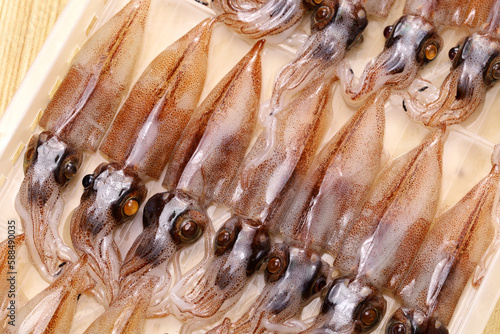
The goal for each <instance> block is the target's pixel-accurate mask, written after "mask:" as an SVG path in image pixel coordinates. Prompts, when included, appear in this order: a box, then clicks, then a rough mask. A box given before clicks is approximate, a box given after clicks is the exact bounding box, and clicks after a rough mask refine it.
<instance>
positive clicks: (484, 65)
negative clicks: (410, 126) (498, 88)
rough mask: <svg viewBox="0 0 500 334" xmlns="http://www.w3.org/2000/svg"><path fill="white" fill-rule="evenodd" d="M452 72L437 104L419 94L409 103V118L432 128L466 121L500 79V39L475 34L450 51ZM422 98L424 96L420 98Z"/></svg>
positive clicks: (408, 101) (440, 92)
mask: <svg viewBox="0 0 500 334" xmlns="http://www.w3.org/2000/svg"><path fill="white" fill-rule="evenodd" d="M449 56H450V59H452V66H451V72H450V74H449V75H448V76H447V77H446V79H445V80H444V82H443V84H442V85H441V88H440V90H439V96H438V97H437V99H435V100H434V101H425V98H424V96H425V93H420V92H417V93H415V94H414V95H412V96H411V97H410V98H409V99H408V100H407V101H406V109H407V110H408V114H409V116H410V117H411V118H412V119H414V120H416V121H420V122H423V123H424V124H425V125H428V126H436V125H439V124H443V125H451V124H457V123H461V122H463V121H464V120H465V119H467V118H468V117H469V116H470V115H471V114H472V113H473V112H474V111H475V110H476V109H477V108H478V107H479V105H480V104H481V103H482V102H483V100H484V97H485V95H486V92H487V90H488V89H489V88H491V87H492V86H493V85H494V84H496V82H497V81H498V79H500V40H499V39H498V37H497V36H494V35H492V34H490V33H482V32H479V33H474V34H472V35H471V36H469V37H466V38H465V39H464V40H462V41H461V42H459V44H458V45H457V46H456V47H454V48H452V49H451V50H450V52H449ZM419 95H420V96H419Z"/></svg>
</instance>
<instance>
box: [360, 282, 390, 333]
mask: <svg viewBox="0 0 500 334" xmlns="http://www.w3.org/2000/svg"><path fill="white" fill-rule="evenodd" d="M372 288H373V287H372ZM373 289H374V290H372V293H375V295H373V296H372V297H369V298H368V299H366V300H365V301H363V302H362V303H361V304H359V306H358V307H359V308H358V309H357V310H356V315H355V319H356V326H357V327H358V328H359V332H361V333H367V332H370V331H372V330H373V329H374V328H375V326H377V325H378V323H379V321H380V319H381V318H382V317H383V316H384V313H385V309H386V304H387V303H386V301H385V299H384V297H382V296H381V295H380V294H379V293H378V292H376V288H373Z"/></svg>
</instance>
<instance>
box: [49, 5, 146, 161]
mask: <svg viewBox="0 0 500 334" xmlns="http://www.w3.org/2000/svg"><path fill="white" fill-rule="evenodd" d="M149 2H150V1H149V0H132V1H131V2H129V4H128V5H127V6H125V7H124V8H123V9H122V10H121V11H120V12H119V13H118V14H117V15H115V16H114V17H113V18H112V19H111V20H110V21H109V22H107V23H106V24H105V25H104V26H103V27H102V28H101V29H99V30H98V31H97V32H96V33H95V34H94V35H93V36H92V37H91V38H90V39H89V40H88V41H87V42H86V43H85V44H84V46H83V47H82V49H81V50H80V52H79V53H78V54H77V55H76V56H75V58H74V59H73V61H72V63H71V66H70V69H69V71H68V74H67V75H66V77H65V78H64V80H63V81H62V83H61V85H60V86H59V89H58V90H57V92H56V94H55V95H54V97H53V98H52V100H51V101H50V103H49V105H48V106H47V109H46V110H45V112H44V114H43V116H42V118H41V120H40V126H41V127H43V128H44V129H46V130H48V131H50V132H52V133H54V134H57V135H58V136H59V137H60V138H61V139H64V140H65V141H67V142H69V143H70V144H72V145H74V147H75V148H78V149H82V150H89V151H95V150H96V149H97V147H98V145H99V143H100V141H101V140H102V138H103V136H104V133H105V132H106V129H107V128H108V126H109V124H110V123H111V121H112V119H113V116H114V115H115V112H116V110H117V108H118V105H119V104H120V102H121V100H122V98H123V96H124V95H125V94H126V92H127V89H128V87H129V85H130V82H131V80H132V75H133V72H134V67H135V64H136V62H137V59H138V57H139V53H140V49H141V46H142V37H143V34H144V26H145V22H146V17H147V14H148V9H149Z"/></svg>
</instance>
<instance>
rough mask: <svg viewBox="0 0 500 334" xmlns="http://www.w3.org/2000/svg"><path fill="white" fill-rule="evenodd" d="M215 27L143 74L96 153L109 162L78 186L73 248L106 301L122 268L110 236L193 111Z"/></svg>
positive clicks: (141, 196) (198, 31) (187, 38)
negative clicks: (98, 278) (89, 264)
mask: <svg viewBox="0 0 500 334" xmlns="http://www.w3.org/2000/svg"><path fill="white" fill-rule="evenodd" d="M213 23H214V20H213V19H209V20H206V21H204V22H202V23H200V24H199V25H198V26H196V27H195V28H193V29H192V30H191V31H190V32H188V33H187V34H186V35H184V36H183V37H182V38H181V39H179V40H178V41H177V42H175V43H174V44H172V45H171V46H170V47H168V48H167V49H166V50H165V51H163V52H162V53H160V54H159V55H158V56H157V57H156V58H155V59H154V60H153V62H152V63H151V64H150V65H149V66H148V67H147V68H146V70H145V71H144V73H143V74H142V75H141V77H140V78H139V80H138V81H137V83H136V84H135V85H134V87H133V89H132V91H131V92H130V95H129V97H128V98H127V101H126V102H125V104H124V106H123V107H122V108H121V110H120V111H119V113H118V115H117V117H116V119H115V121H114V122H113V125H112V127H111V130H110V132H109V134H108V136H107V137H106V140H105V141H104V144H103V146H102V147H101V151H102V152H103V153H104V154H106V155H108V156H109V157H110V159H111V160H112V161H115V162H113V163H111V164H102V165H100V166H98V167H97V168H96V170H95V172H94V174H89V175H87V176H86V177H85V178H84V179H83V181H82V183H83V186H84V188H85V191H84V193H83V195H82V198H81V201H80V205H79V206H78V208H77V209H76V210H75V212H74V214H73V217H72V220H71V235H72V241H73V245H74V247H75V249H76V250H77V252H78V254H89V255H90V256H91V259H92V260H93V261H95V262H94V264H95V270H96V272H97V273H98V274H101V275H102V276H103V281H104V282H107V283H108V284H110V286H111V291H109V292H108V296H107V297H108V298H111V299H112V298H113V296H114V295H116V292H117V289H118V279H119V277H118V275H119V268H120V264H121V256H120V254H119V251H118V247H117V245H116V243H115V241H114V240H113V236H112V232H113V230H114V228H115V227H116V226H118V225H119V224H122V223H124V222H125V221H127V220H129V219H130V218H132V217H133V216H134V215H135V214H136V212H137V211H138V210H139V207H140V205H141V204H142V203H143V201H144V200H145V198H146V194H147V190H146V187H145V185H144V179H145V178H146V177H152V178H158V177H159V175H160V173H161V172H162V170H163V168H164V167H165V165H166V163H167V159H168V155H169V154H170V153H171V152H172V150H173V148H174V146H175V143H176V141H177V140H178V139H179V137H180V135H181V133H182V130H183V126H185V125H186V124H187V122H188V120H189V117H190V116H191V114H192V113H193V110H194V109H195V108H196V105H197V104H198V100H199V98H200V95H201V91H202V90H203V85H204V81H205V76H206V69H207V58H208V47H209V44H210V37H211V27H212V24H213ZM179 127H180V129H179ZM123 136H126V137H127V138H131V140H130V141H125V140H123ZM109 293H111V294H110V295H109Z"/></svg>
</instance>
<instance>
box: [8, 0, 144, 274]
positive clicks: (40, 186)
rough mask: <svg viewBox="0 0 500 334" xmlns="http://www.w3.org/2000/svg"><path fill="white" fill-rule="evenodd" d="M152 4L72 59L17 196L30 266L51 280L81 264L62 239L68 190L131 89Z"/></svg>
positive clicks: (127, 13) (127, 11)
mask: <svg viewBox="0 0 500 334" xmlns="http://www.w3.org/2000/svg"><path fill="white" fill-rule="evenodd" d="M148 8H149V0H132V1H130V2H129V4H128V5H127V6H125V7H124V8H123V9H122V10H121V11H120V12H119V13H118V14H116V15H115V16H114V17H113V18H112V19H111V20H110V21H109V22H107V23H106V24H105V25H104V26H103V27H102V28H101V29H99V30H98V31H97V32H96V33H95V34H94V35H93V36H92V37H91V38H90V39H89V40H88V41H87V42H86V43H85V44H84V46H83V47H82V49H81V50H80V52H79V53H78V54H77V55H76V56H75V57H74V59H73V61H72V63H71V65H70V68H69V72H68V74H67V75H66V77H65V78H64V80H63V81H62V83H61V85H60V86H59V89H58V90H57V92H56V93H55V95H54V97H53V98H52V100H51V101H50V102H49V104H48V106H47V108H46V110H45V112H44V114H43V116H42V118H41V120H40V123H39V125H40V126H41V127H42V128H44V129H45V131H44V132H42V133H40V134H38V135H34V136H33V137H32V138H31V139H30V141H29V144H28V147H27V149H26V153H25V157H24V174H25V177H24V180H23V182H22V183H21V187H20V189H19V193H18V196H17V198H16V209H17V211H18V213H19V215H20V216H21V221H22V225H23V230H24V233H25V235H26V236H25V242H26V246H27V248H28V253H29V257H30V259H31V262H32V263H33V264H34V265H35V268H36V269H37V270H38V272H39V273H40V275H41V276H42V277H43V278H44V279H45V280H46V281H48V282H51V281H53V280H54V279H55V278H56V277H57V276H58V275H59V274H61V272H62V271H63V270H64V268H65V266H64V265H65V264H67V263H69V262H76V261H77V260H78V257H77V255H76V254H75V252H74V251H73V250H72V249H71V248H70V247H69V246H67V245H66V244H65V243H64V241H63V240H62V239H61V237H60V236H59V233H58V230H57V229H58V225H59V220H60V217H61V214H62V211H63V208H64V201H63V198H62V196H63V192H64V189H65V188H67V186H68V184H69V183H70V181H71V180H72V179H73V178H74V177H75V175H76V174H77V172H78V169H79V168H80V166H81V164H82V160H83V151H90V152H95V151H96V150H97V148H98V146H99V143H100V141H101V140H102V138H103V136H104V134H105V132H106V129H107V128H108V126H109V125H110V123H111V121H112V119H113V117H114V115H115V112H116V110H117V109H118V106H119V104H120V102H121V99H122V98H123V96H124V95H125V94H126V92H127V89H128V87H129V85H130V82H131V79H132V74H133V70H134V67H135V64H136V63H137V59H138V55H139V52H140V49H141V45H142V39H143V35H144V25H145V21H146V17H147V14H148Z"/></svg>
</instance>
